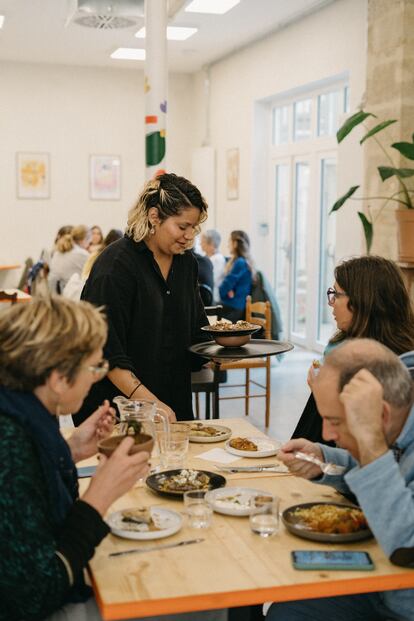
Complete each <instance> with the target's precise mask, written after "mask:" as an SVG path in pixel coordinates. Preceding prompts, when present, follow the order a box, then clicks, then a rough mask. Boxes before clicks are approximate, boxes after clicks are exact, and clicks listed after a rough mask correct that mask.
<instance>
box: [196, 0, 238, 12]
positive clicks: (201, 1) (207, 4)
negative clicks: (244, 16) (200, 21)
mask: <svg viewBox="0 0 414 621" xmlns="http://www.w3.org/2000/svg"><path fill="white" fill-rule="evenodd" d="M239 2H240V0H192V2H190V4H189V5H188V6H186V7H185V10H186V11H187V12H188V13H215V14H216V15H223V13H227V11H230V9H232V8H233V7H235V6H236V4H239Z"/></svg>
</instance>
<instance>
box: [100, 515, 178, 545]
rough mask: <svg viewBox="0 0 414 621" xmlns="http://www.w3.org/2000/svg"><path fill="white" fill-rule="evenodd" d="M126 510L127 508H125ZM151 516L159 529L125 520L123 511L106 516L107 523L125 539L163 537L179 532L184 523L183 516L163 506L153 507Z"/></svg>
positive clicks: (116, 533)
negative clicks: (149, 528)
mask: <svg viewBox="0 0 414 621" xmlns="http://www.w3.org/2000/svg"><path fill="white" fill-rule="evenodd" d="M124 510H125V509H124ZM150 511H151V517H152V519H153V521H154V523H155V524H156V526H158V527H159V530H148V526H147V524H133V523H131V522H123V520H122V511H115V512H114V513H111V514H110V515H108V517H107V518H106V523H107V524H108V526H109V527H110V529H111V532H112V533H113V534H114V535H118V537H124V539H142V540H145V539H162V538H163V537H169V536H170V535H174V533H177V532H178V531H179V530H180V528H181V526H182V523H183V518H182V516H181V515H180V514H179V513H177V512H176V511H171V509H162V508H161V507H151V508H150Z"/></svg>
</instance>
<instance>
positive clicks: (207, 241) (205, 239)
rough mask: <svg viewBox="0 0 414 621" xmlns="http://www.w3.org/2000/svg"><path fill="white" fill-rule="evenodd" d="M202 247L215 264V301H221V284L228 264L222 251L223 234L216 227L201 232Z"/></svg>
mask: <svg viewBox="0 0 414 621" xmlns="http://www.w3.org/2000/svg"><path fill="white" fill-rule="evenodd" d="M200 243H201V249H202V251H203V252H205V253H206V255H207V256H208V258H209V259H210V261H211V262H212V264H213V278H214V290H213V301H214V302H219V301H220V292H219V285H221V283H222V281H223V278H224V268H225V265H226V258H225V256H224V255H222V254H221V252H220V250H219V249H220V244H221V235H220V233H218V232H217V231H215V230H214V229H209V230H208V231H204V232H203V233H201V240H200Z"/></svg>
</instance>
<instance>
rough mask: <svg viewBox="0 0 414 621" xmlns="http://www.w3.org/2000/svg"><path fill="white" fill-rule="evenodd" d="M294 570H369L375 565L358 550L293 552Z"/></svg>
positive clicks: (366, 553) (367, 555)
mask: <svg viewBox="0 0 414 621" xmlns="http://www.w3.org/2000/svg"><path fill="white" fill-rule="evenodd" d="M291 555H292V564H293V567H294V568H295V569H328V570H330V569H344V570H346V569H353V570H358V571H361V570H370V569H374V567H375V565H374V562H373V560H372V558H371V557H370V555H369V554H368V552H362V551H359V550H330V551H329V550H293V551H292V552H291Z"/></svg>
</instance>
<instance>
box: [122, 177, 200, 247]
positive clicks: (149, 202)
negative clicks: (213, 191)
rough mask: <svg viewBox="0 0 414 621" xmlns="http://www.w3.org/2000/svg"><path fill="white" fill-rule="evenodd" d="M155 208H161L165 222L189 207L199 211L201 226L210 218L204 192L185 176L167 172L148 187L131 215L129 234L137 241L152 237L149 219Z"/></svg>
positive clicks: (160, 216)
mask: <svg viewBox="0 0 414 621" xmlns="http://www.w3.org/2000/svg"><path fill="white" fill-rule="evenodd" d="M151 207H156V208H157V210H158V217H159V219H160V220H161V222H163V221H164V220H167V218H170V217H171V216H177V215H179V214H180V213H181V212H182V211H183V210H184V209H188V208H189V207H196V208H197V209H199V211H200V219H199V223H200V224H201V223H202V222H204V220H206V219H207V203H206V201H205V200H204V198H203V197H202V195H201V192H200V190H198V188H196V186H195V185H193V184H192V183H190V181H188V180H187V179H185V178H184V177H179V176H177V175H175V174H174V173H165V174H164V175H160V176H159V177H156V178H155V179H151V181H149V182H148V183H147V184H146V186H145V187H144V190H143V191H142V192H141V194H140V196H139V198H138V201H137V203H136V204H135V205H134V207H132V209H130V211H129V213H128V222H127V228H126V231H125V233H126V235H127V236H128V237H130V238H132V239H133V240H134V241H136V242H140V241H142V240H143V239H145V238H146V237H148V236H149V235H150V234H151V230H152V225H151V222H150V220H149V217H148V212H149V210H150V209H151ZM198 232H199V231H198Z"/></svg>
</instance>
